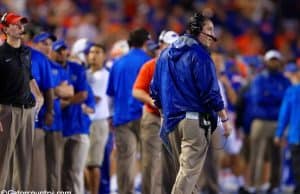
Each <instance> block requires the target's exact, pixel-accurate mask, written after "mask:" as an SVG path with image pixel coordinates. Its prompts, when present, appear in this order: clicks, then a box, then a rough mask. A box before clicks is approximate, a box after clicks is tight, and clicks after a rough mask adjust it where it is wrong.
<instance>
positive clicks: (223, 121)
mask: <svg viewBox="0 0 300 194" xmlns="http://www.w3.org/2000/svg"><path fill="white" fill-rule="evenodd" d="M228 120H229V118H226V119H221V122H222V123H225V122H226V121H228Z"/></svg>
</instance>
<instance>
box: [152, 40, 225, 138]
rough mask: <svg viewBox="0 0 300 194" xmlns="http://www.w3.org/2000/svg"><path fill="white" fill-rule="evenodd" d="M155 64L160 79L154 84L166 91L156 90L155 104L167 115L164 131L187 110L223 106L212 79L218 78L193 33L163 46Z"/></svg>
mask: <svg viewBox="0 0 300 194" xmlns="http://www.w3.org/2000/svg"><path fill="white" fill-rule="evenodd" d="M156 68H157V70H156V71H157V72H159V73H160V74H161V75H160V79H162V80H160V81H158V82H157V83H159V85H156V86H155V85H153V87H156V89H157V91H166V92H161V93H160V94H159V95H161V97H160V98H161V105H158V106H161V107H162V111H163V114H164V115H165V117H166V118H168V120H164V126H163V127H164V128H165V130H166V131H165V132H166V133H168V132H169V130H172V129H173V128H174V124H176V123H178V121H180V120H181V119H183V118H184V117H185V113H186V112H199V113H211V112H212V108H216V109H220V107H222V106H223V101H222V99H221V96H220V92H219V86H218V82H214V81H213V80H216V79H217V78H216V74H215V66H214V64H213V62H212V60H211V58H210V56H209V52H208V50H206V49H205V48H204V47H203V46H202V45H200V44H199V42H197V40H195V39H194V38H193V37H191V36H189V35H184V36H182V37H180V38H179V40H178V41H176V42H174V43H173V44H172V45H171V47H169V48H167V49H166V50H164V51H163V52H162V54H161V56H160V58H159V59H158V61H157V67H156ZM200 75H201V76H200ZM153 95H156V94H155V93H153ZM207 96H210V98H207ZM163 132H164V130H162V131H161V133H163ZM161 135H162V137H163V136H165V134H161Z"/></svg>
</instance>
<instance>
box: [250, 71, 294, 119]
mask: <svg viewBox="0 0 300 194" xmlns="http://www.w3.org/2000/svg"><path fill="white" fill-rule="evenodd" d="M289 86H290V81H289V80H288V79H287V78H285V77H284V76H283V74H282V73H280V72H269V71H263V72H262V73H261V74H258V75H257V76H256V77H255V78H254V79H253V82H252V84H251V91H250V92H251V94H250V95H251V102H250V103H251V104H252V108H253V118H254V119H262V120H269V121H276V120H277V119H278V113H279V108H280V104H281V102H282V99H283V96H284V92H285V91H286V89H287V88H288V87H289Z"/></svg>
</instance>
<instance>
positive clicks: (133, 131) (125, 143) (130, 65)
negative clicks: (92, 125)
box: [106, 28, 150, 193]
mask: <svg viewBox="0 0 300 194" xmlns="http://www.w3.org/2000/svg"><path fill="white" fill-rule="evenodd" d="M149 36H150V35H149V33H148V32H147V31H146V30H145V29H142V28H141V29H137V30H134V31H132V32H131V33H130V35H129V40H128V43H129V45H130V47H131V50H130V51H129V53H127V54H126V55H124V56H123V57H121V58H120V59H118V60H117V61H116V62H115V63H114V65H113V67H112V69H111V72H110V75H109V82H108V87H107V92H106V93H107V94H108V95H109V96H110V97H112V98H113V104H114V105H113V107H114V115H113V124H114V126H115V127H116V130H115V135H116V146H117V150H118V152H117V169H118V170H117V177H118V190H119V193H132V192H133V185H134V177H135V174H134V166H135V165H134V164H135V159H136V153H137V148H138V147H139V146H138V143H140V118H141V116H142V103H141V102H139V101H138V100H137V99H135V98H134V97H133V95H132V87H133V84H134V82H135V79H136V77H137V75H138V73H139V71H140V68H141V67H142V65H143V64H144V63H145V62H146V61H148V60H149V59H150V57H149V56H148V55H147V54H146V52H145V46H146V41H147V40H149Z"/></svg>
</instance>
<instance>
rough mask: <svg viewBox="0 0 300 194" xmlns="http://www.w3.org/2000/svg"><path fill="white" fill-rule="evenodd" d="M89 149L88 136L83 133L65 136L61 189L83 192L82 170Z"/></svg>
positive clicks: (76, 192) (75, 193)
mask: <svg viewBox="0 0 300 194" xmlns="http://www.w3.org/2000/svg"><path fill="white" fill-rule="evenodd" d="M88 150H89V137H88V135H85V134H80V135H73V136H71V137H68V138H66V140H65V146H64V160H63V167H62V190H63V191H71V192H72V193H74V194H82V193H84V177H83V172H84V168H85V164H86V159H87V155H88Z"/></svg>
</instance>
